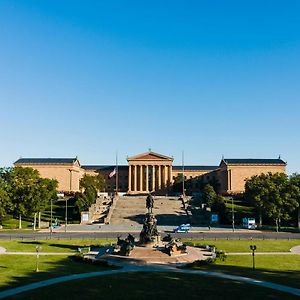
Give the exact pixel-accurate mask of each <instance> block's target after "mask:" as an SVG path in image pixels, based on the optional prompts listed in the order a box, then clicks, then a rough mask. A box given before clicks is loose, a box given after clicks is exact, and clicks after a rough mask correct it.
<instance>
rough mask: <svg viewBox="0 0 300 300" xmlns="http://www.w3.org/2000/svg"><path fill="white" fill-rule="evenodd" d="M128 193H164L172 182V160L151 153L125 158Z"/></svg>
mask: <svg viewBox="0 0 300 300" xmlns="http://www.w3.org/2000/svg"><path fill="white" fill-rule="evenodd" d="M127 161H128V166H129V171H128V193H129V194H145V193H149V192H155V191H165V190H166V189H167V188H168V187H169V186H170V184H171V181H172V163H173V158H172V157H168V156H164V155H161V154H158V153H155V152H152V151H148V152H146V153H143V154H139V155H135V156H132V157H128V158H127Z"/></svg>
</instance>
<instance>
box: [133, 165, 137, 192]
mask: <svg viewBox="0 0 300 300" xmlns="http://www.w3.org/2000/svg"><path fill="white" fill-rule="evenodd" d="M133 190H134V191H135V192H136V191H137V166H136V165H134V189H133Z"/></svg>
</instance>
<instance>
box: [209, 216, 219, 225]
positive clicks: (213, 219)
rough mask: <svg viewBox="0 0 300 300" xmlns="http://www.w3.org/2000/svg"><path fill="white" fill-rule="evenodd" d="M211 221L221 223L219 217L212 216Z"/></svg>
mask: <svg viewBox="0 0 300 300" xmlns="http://www.w3.org/2000/svg"><path fill="white" fill-rule="evenodd" d="M210 221H211V223H218V222H219V215H217V214H211V216H210Z"/></svg>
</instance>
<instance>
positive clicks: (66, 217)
mask: <svg viewBox="0 0 300 300" xmlns="http://www.w3.org/2000/svg"><path fill="white" fill-rule="evenodd" d="M67 223H68V198H67V197H66V211H65V232H67Z"/></svg>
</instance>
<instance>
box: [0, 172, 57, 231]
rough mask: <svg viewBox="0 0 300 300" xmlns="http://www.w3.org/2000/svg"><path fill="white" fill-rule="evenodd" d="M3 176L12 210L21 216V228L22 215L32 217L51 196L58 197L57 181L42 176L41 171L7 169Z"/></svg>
mask: <svg viewBox="0 0 300 300" xmlns="http://www.w3.org/2000/svg"><path fill="white" fill-rule="evenodd" d="M1 178H2V179H3V180H4V181H5V182H6V185H7V191H8V196H9V198H10V201H11V204H12V212H13V214H14V215H15V216H18V217H19V228H21V219H22V216H26V217H30V216H32V215H33V214H35V213H37V212H40V211H42V210H43V209H44V208H45V205H46V204H47V202H48V201H49V200H50V199H51V198H52V199H55V198H56V188H57V181H56V180H52V179H47V178H41V177H40V175H39V172H38V171H37V170H34V169H32V168H23V167H15V168H11V169H5V170H2V172H1Z"/></svg>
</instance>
